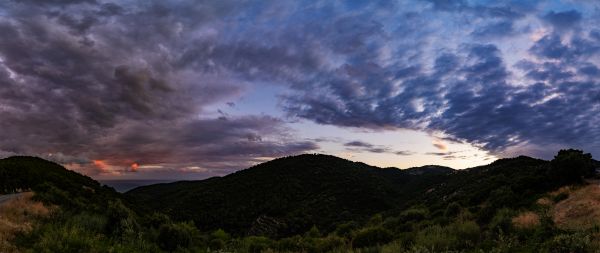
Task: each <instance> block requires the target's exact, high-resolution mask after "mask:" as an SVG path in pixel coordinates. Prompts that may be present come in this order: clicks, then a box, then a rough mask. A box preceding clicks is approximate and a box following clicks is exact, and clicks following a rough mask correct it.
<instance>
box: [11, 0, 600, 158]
mask: <svg viewBox="0 0 600 253" xmlns="http://www.w3.org/2000/svg"><path fill="white" fill-rule="evenodd" d="M540 6H542V4H539V3H530V2H528V1H499V2H498V3H493V4H484V3H483V2H481V3H480V2H478V1H436V0H431V1H414V2H403V1H399V2H393V3H390V2H389V1H380V2H368V3H363V4H357V3H354V2H345V1H343V2H332V1H317V2H314V1H308V2H302V1H244V2H239V1H216V2H215V1H177V2H167V1H128V2H120V1H119V2H108V1H99V0H98V1H74V0H73V1H43V3H42V1H33V0H30V1H11V2H2V3H0V34H2V36H3V38H2V40H0V82H1V85H0V99H1V100H0V119H1V120H0V129H2V131H1V132H0V139H2V141H1V142H0V153H4V154H23V153H25V154H60V155H55V156H59V157H60V158H56V159H57V160H61V161H65V162H67V161H74V162H73V163H74V164H82V163H84V162H82V161H86V159H87V161H88V163H90V162H91V160H97V159H103V160H107V161H108V162H109V163H115V164H118V165H119V166H121V167H126V166H127V165H128V164H131V163H132V162H137V163H140V164H142V165H143V164H152V163H160V164H166V165H165V168H167V167H168V168H170V169H172V170H181V169H182V168H188V167H189V168H194V170H197V169H198V167H199V168H203V169H207V168H208V169H211V170H217V169H231V168H243V167H245V166H247V165H248V164H251V163H253V162H256V161H260V160H261V159H263V158H268V157H277V156H283V155H287V154H294V153H301V152H305V151H312V150H315V149H318V147H317V145H316V144H315V143H316V142H317V141H314V140H312V141H311V140H302V139H300V138H298V137H295V136H294V133H293V131H292V130H291V129H290V127H289V126H288V124H290V123H288V122H285V121H283V120H281V119H278V118H275V117H271V116H266V115H261V116H256V115H254V116H253V115H252V113H253V112H249V111H245V110H246V108H243V103H240V102H238V101H237V100H236V99H238V98H239V97H240V96H241V94H243V93H244V92H248V91H252V90H254V89H256V88H258V87H259V86H260V87H262V86H265V87H277V88H278V89H281V90H283V91H282V92H281V93H280V94H278V95H279V96H278V99H279V106H280V107H279V110H283V112H284V113H285V114H286V115H287V116H288V117H289V119H291V120H298V119H308V120H311V121H314V122H317V123H320V124H330V125H336V126H342V127H358V128H369V129H376V130H377V129H398V128H407V129H416V130H423V131H427V132H432V133H433V132H437V133H439V132H441V133H443V134H445V135H446V136H448V137H447V138H449V139H452V140H454V141H464V142H468V143H471V144H474V145H477V146H479V147H481V148H482V149H485V150H487V151H491V152H492V153H494V154H500V155H502V154H503V153H502V152H505V151H507V150H510V149H511V148H513V149H514V148H518V149H523V150H524V151H523V152H525V153H527V154H542V155H546V156H547V155H548V154H549V153H554V152H555V150H548V151H545V150H544V149H550V148H555V147H558V148H559V147H564V146H570V147H577V148H586V149H588V150H589V151H590V152H593V153H594V154H598V152H600V147H599V146H598V144H594V143H600V139H599V138H600V127H598V126H600V122H599V120H598V117H596V115H597V114H598V113H599V110H600V105H599V103H600V88H599V84H598V83H597V81H596V80H595V77H597V76H598V60H597V56H598V51H599V49H600V47H599V46H598V45H600V43H599V42H600V32H598V31H596V30H589V31H588V30H586V29H587V28H586V27H584V26H578V24H579V23H583V22H593V20H589V19H586V16H587V14H586V16H584V15H583V14H582V12H580V11H579V10H571V11H562V12H561V11H556V10H554V11H552V10H546V9H544V11H543V12H542V11H541V10H540V9H541V7H540ZM586 13H587V12H586ZM532 19H533V20H536V19H537V21H540V22H539V25H538V26H537V27H535V26H534V25H535V24H533V23H535V22H529V21H530V20H532ZM529 23H531V24H529ZM549 26H552V27H554V28H555V29H541V28H548V27H549ZM575 27H577V29H572V30H569V33H568V34H567V33H566V32H565V31H567V29H570V28H575ZM538 30H544V31H545V30H550V32H549V33H548V32H545V33H543V34H542V35H541V39H537V38H536V40H535V41H530V39H529V38H530V34H529V33H532V32H533V31H538ZM567 35H568V36H567ZM500 39H501V41H506V43H505V44H501V43H504V42H500ZM512 39H514V41H511V40H512ZM522 43H524V44H522ZM513 44H514V46H511V45H513ZM522 48H528V49H526V50H525V51H523V50H522ZM513 50H521V51H518V52H513ZM515 62H517V64H513V63H515ZM258 96H259V97H260V96H262V94H259V95H258ZM264 96H268V95H264ZM262 98H263V97H260V98H259V99H262ZM219 109H220V110H219ZM228 109H229V110H236V112H239V113H232V112H228V111H227V110H228ZM238 110H239V111H238ZM232 115H233V116H232ZM240 115H241V116H240ZM341 143H343V142H341ZM346 144H349V145H348V146H347V147H348V148H353V149H357V150H359V151H366V152H374V153H390V154H391V153H396V154H398V155H406V154H407V153H408V152H406V151H394V150H390V149H389V148H387V147H384V146H377V145H372V144H369V143H352V142H350V143H346ZM350 144H354V145H350ZM358 144H361V145H358ZM369 145H370V146H369ZM542 147H543V148H542ZM447 156H448V155H447ZM167 165H168V166H167Z"/></svg>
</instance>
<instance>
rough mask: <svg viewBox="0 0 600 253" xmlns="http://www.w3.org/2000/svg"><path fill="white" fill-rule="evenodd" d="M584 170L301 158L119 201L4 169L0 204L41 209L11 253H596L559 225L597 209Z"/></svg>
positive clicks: (55, 174)
mask: <svg viewBox="0 0 600 253" xmlns="http://www.w3.org/2000/svg"><path fill="white" fill-rule="evenodd" d="M596 168H600V163H598V162H597V161H595V160H593V159H592V157H591V155H590V154H586V153H584V152H582V151H579V150H561V151H560V152H559V153H558V154H557V155H556V156H555V158H554V159H553V160H551V161H544V160H539V159H534V158H530V157H524V156H521V157H516V158H511V159H501V160H498V161H495V162H493V163H491V164H489V165H486V166H480V167H475V168H470V169H466V170H452V169H450V168H446V167H441V166H424V167H420V168H411V169H407V170H399V169H396V168H378V167H373V166H369V165H366V164H363V163H357V162H352V161H348V160H344V159H341V158H337V157H333V156H326V155H300V156H293V157H284V158H280V159H276V160H273V161H270V162H267V163H263V164H260V165H257V166H254V167H251V168H248V169H246V170H242V171H239V172H236V173H233V174H231V175H228V176H225V177H215V178H210V179H207V180H202V181H184V182H176V183H169V184H157V185H151V186H145V187H140V188H137V189H134V190H131V191H129V192H127V193H125V194H119V193H117V192H116V191H114V190H113V189H112V188H110V187H107V186H101V185H100V184H99V183H97V182H96V181H94V180H93V179H91V178H89V177H85V176H82V175H79V174H77V173H75V172H72V171H69V170H66V169H64V168H63V167H61V166H60V165H58V164H55V163H52V162H49V161H45V160H42V159H39V158H33V157H12V158H7V159H2V160H0V183H1V184H0V186H2V187H1V188H0V190H1V191H2V193H11V192H17V191H27V190H31V191H33V192H34V194H35V195H34V200H36V201H40V202H42V203H44V205H46V206H49V207H52V208H51V210H52V212H51V214H50V215H49V216H47V217H45V218H43V219H41V220H39V222H37V223H36V225H35V226H34V227H33V228H32V229H31V230H30V231H28V232H26V233H19V234H18V235H16V236H14V238H11V239H10V240H11V243H12V244H14V245H15V247H16V248H17V249H18V251H23V252H597V251H598V250H600V239H597V238H599V236H598V235H600V214H599V215H598V216H585V215H586V214H585V212H583V211H585V209H581V210H583V211H581V210H580V212H579V213H581V214H580V215H579V216H577V217H574V216H573V215H572V213H568V212H567V211H568V210H572V209H574V208H583V207H585V205H589V203H596V202H594V201H595V200H593V201H592V200H589V199H585V197H586V196H590V194H596V190H595V189H596V188H600V187H598V186H597V184H598V183H597V182H596V181H594V180H596V179H595V177H596V175H595V169H596ZM597 194H598V196H597V197H599V198H600V191H599V192H598V193H597ZM578 201H580V202H578ZM581 203H587V204H581ZM598 204H599V205H600V202H598ZM591 207H596V206H591ZM591 207H590V208H591ZM564 210H567V211H564ZM565 213H567V215H565ZM576 218H578V219H576Z"/></svg>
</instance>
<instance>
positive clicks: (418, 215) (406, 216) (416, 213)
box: [399, 208, 429, 222]
mask: <svg viewBox="0 0 600 253" xmlns="http://www.w3.org/2000/svg"><path fill="white" fill-rule="evenodd" d="M428 215H429V211H428V210H427V209H423V208H411V209H408V210H405V211H404V212H402V213H400V216H399V218H400V220H402V221H403V222H406V221H421V220H424V219H426V218H427V216H428Z"/></svg>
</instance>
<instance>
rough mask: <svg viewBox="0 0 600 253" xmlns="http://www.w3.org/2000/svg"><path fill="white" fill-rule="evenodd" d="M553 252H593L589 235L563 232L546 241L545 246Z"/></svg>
mask: <svg viewBox="0 0 600 253" xmlns="http://www.w3.org/2000/svg"><path fill="white" fill-rule="evenodd" d="M543 248H544V249H545V250H546V251H547V252H551V253H580V252H581V253H583V252H591V250H592V249H591V240H590V237H589V235H582V234H561V235H557V236H555V237H554V238H552V239H551V240H550V241H548V242H546V243H544V247H543Z"/></svg>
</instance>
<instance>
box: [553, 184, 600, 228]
mask: <svg viewBox="0 0 600 253" xmlns="http://www.w3.org/2000/svg"><path fill="white" fill-rule="evenodd" d="M552 217H553V220H554V223H556V225H557V227H559V228H562V229H568V230H581V229H589V228H593V227H594V226H598V225H600V186H599V185H597V184H591V185H587V186H585V187H582V188H579V189H572V190H571V191H570V192H569V196H568V197H567V198H566V199H564V200H562V201H560V202H558V203H556V204H555V205H554V207H553V208H552Z"/></svg>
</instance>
